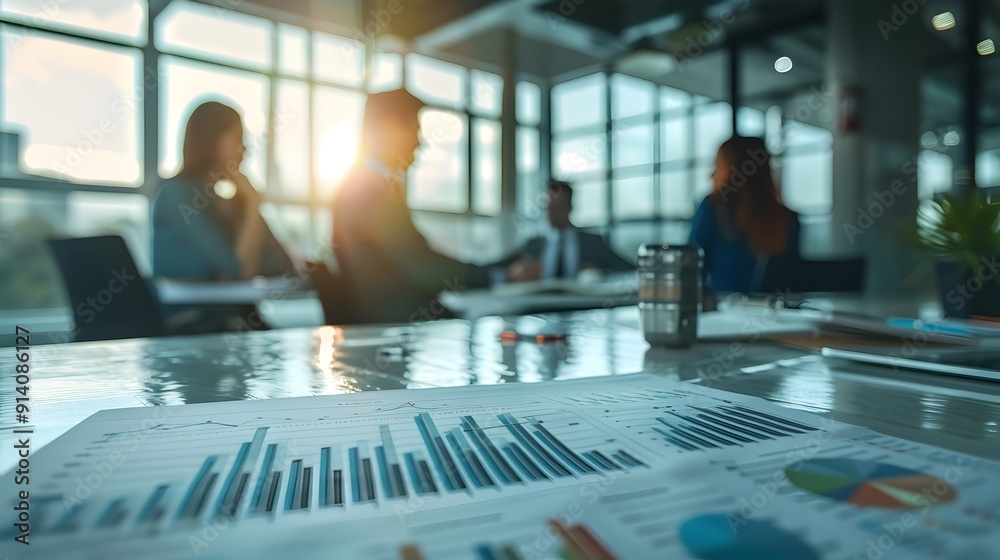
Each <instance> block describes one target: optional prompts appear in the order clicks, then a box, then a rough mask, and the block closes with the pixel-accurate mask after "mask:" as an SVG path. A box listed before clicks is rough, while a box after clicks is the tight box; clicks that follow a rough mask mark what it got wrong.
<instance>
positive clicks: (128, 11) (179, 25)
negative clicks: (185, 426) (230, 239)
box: [0, 0, 540, 310]
mask: <svg viewBox="0 0 1000 560" xmlns="http://www.w3.org/2000/svg"><path fill="white" fill-rule="evenodd" d="M148 17H149V15H148V6H147V4H146V2H145V1H143V0H91V1H89V2H86V3H70V4H66V3H58V6H55V5H54V4H53V5H52V6H49V5H48V4H46V3H39V2H37V1H34V0H4V1H3V2H2V3H0V41H2V43H0V79H2V82H3V85H2V87H3V91H4V95H3V96H2V97H0V270H2V273H0V310H2V309H11V308H33V307H51V306H60V305H63V304H65V302H64V300H63V296H62V287H61V280H59V279H58V275H56V274H54V269H53V268H52V265H51V262H48V260H47V257H46V256H45V254H44V251H39V250H38V249H39V247H40V242H41V240H42V239H44V238H48V237H53V236H81V235H91V234H96V233H114V234H119V235H122V236H124V237H125V238H126V240H127V242H128V244H129V247H130V250H131V251H132V252H133V254H134V256H135V257H136V260H137V262H138V263H139V265H140V268H141V269H142V270H145V271H148V254H149V250H148V247H149V217H148V211H149V202H148V200H149V196H150V195H151V189H152V188H153V187H154V186H155V184H156V183H157V180H158V179H159V178H169V177H171V176H173V175H174V174H176V173H177V171H178V170H179V168H180V164H181V162H180V151H181V139H182V134H183V127H184V126H185V123H186V121H187V118H188V116H189V115H190V113H191V111H192V110H193V109H194V107H196V106H197V105H198V104H200V103H201V102H203V101H205V100H210V99H211V100H218V101H222V102H224V103H226V104H229V105H231V106H233V107H234V108H236V109H237V110H238V111H239V112H240V113H241V115H242V116H243V120H244V124H245V130H246V137H245V140H244V141H245V144H246V146H247V154H246V160H245V163H244V167H243V169H244V171H245V172H246V174H247V176H248V177H249V178H250V179H251V181H252V182H253V183H254V185H255V186H256V187H257V188H258V189H260V190H261V191H262V192H263V195H264V200H265V203H264V206H263V207H262V212H263V213H264V215H265V218H266V219H267V221H268V223H269V224H270V226H271V227H272V229H274V230H275V232H276V234H277V235H278V237H279V238H280V239H281V240H282V241H283V242H285V244H286V245H287V246H288V247H289V249H290V250H292V251H293V252H298V253H300V254H303V255H305V256H320V255H323V254H325V253H326V251H327V249H326V248H327V247H328V246H329V244H330V241H331V240H330V236H331V234H332V233H331V232H332V220H331V216H330V212H329V207H330V202H331V199H332V196H333V194H334V192H335V190H336V187H337V185H338V183H339V182H340V180H341V179H342V178H343V177H344V175H345V174H346V172H347V171H348V169H349V168H350V166H351V164H352V163H353V161H354V159H355V156H356V154H357V149H358V145H357V142H358V133H359V131H360V127H361V119H362V115H363V111H364V103H365V99H366V96H367V94H368V93H369V92H376V91H384V90H388V89H393V88H397V87H403V86H404V85H405V86H406V87H407V88H408V89H410V90H411V91H412V92H413V93H414V94H416V95H417V96H419V97H421V98H422V99H423V100H424V101H425V102H426V103H427V104H428V106H429V107H428V108H427V109H425V110H424V111H423V112H422V114H421V116H420V119H421V122H422V124H423V139H422V141H423V146H422V148H421V153H420V154H419V157H418V160H417V164H416V165H414V166H413V168H412V169H411V172H410V176H409V179H408V200H409V203H410V204H411V206H412V207H413V208H414V209H416V210H418V211H423V212H425V213H431V214H440V215H442V216H454V217H456V218H463V217H468V218H472V217H474V216H483V217H494V216H498V215H499V214H500V213H501V210H502V207H501V206H502V205H501V201H502V199H501V182H502V176H501V170H502V166H501V151H500V150H501V141H502V133H503V131H502V130H501V125H500V117H501V108H502V94H503V80H502V79H501V77H500V76H499V75H497V74H495V73H492V72H486V71H482V70H478V69H471V70H470V69H468V68H465V67H463V66H460V65H456V64H453V63H450V62H446V61H443V60H438V59H436V58H433V57H430V56H424V55H420V54H409V55H406V56H405V57H404V56H402V55H399V54H394V53H382V52H373V53H370V56H368V55H369V53H366V49H365V45H364V44H362V43H360V42H358V41H357V40H355V39H353V38H350V37H352V36H356V34H355V35H352V34H351V33H349V32H347V31H345V32H343V33H341V34H337V33H331V32H329V31H331V30H332V29H328V28H323V29H316V28H307V26H304V25H300V24H302V23H305V22H303V21H301V20H297V19H296V18H294V17H291V18H289V20H288V21H274V20H272V19H267V18H263V17H258V16H256V15H252V14H250V13H241V12H239V11H234V10H230V9H227V8H222V7H218V6H208V5H205V4H202V3H197V2H190V1H187V0H174V1H172V2H170V3H169V4H168V5H167V7H166V9H165V10H164V11H163V12H162V13H160V14H159V15H158V16H156V19H155V21H154V22H153V25H152V26H151V29H152V33H151V35H152V36H149V34H148V33H147V29H149V28H150V25H149V22H148V19H147V18H148ZM150 41H151V42H152V45H147V43H148V42H150ZM144 48H149V49H150V50H151V52H155V53H157V55H158V64H156V65H155V67H154V66H153V65H151V64H150V63H149V61H146V60H145V59H144V55H143V49H144ZM154 84H158V86H159V87H158V91H159V95H158V98H157V100H156V101H157V106H158V109H159V114H158V118H157V120H156V123H155V127H154V129H153V130H144V127H143V122H144V118H143V116H144V108H145V105H146V101H147V99H146V93H147V92H149V91H152V87H153V85H154ZM517 96H518V103H517V105H518V108H519V109H518V120H519V123H520V125H521V126H519V127H518V128H517V129H516V131H511V133H514V134H517V136H518V143H517V150H518V154H517V158H518V161H519V163H520V164H521V165H519V166H518V169H519V172H520V173H521V175H522V176H521V177H519V178H518V180H519V182H523V183H525V184H528V183H531V184H537V183H539V182H540V180H539V177H538V155H539V137H538V126H539V123H540V121H539V119H540V114H539V113H540V108H539V107H540V103H539V99H540V93H539V88H538V87H537V86H535V85H534V84H530V83H528V82H522V83H520V84H518V86H517ZM154 140H155V144H156V146H157V148H156V150H157V154H156V156H157V157H156V161H145V158H144V153H145V150H146V148H147V145H149V144H147V143H150V142H152V141H154ZM150 147H151V146H150ZM463 219H464V218H463ZM25 255H32V256H33V258H36V260H39V264H37V266H33V265H28V266H18V267H14V266H9V265H10V264H11V263H13V262H20V260H22V259H24V258H25Z"/></svg>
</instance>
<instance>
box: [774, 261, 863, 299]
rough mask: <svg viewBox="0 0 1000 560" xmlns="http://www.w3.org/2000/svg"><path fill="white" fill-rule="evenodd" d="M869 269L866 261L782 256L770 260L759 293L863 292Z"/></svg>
mask: <svg viewBox="0 0 1000 560" xmlns="http://www.w3.org/2000/svg"><path fill="white" fill-rule="evenodd" d="M867 268H868V263H867V261H865V259H862V258H856V259H842V260H833V261H809V260H805V259H797V258H789V257H779V258H775V259H770V260H769V261H768V263H767V266H766V267H765V268H764V276H763V278H762V280H761V283H760V287H759V289H758V290H757V291H758V292H761V293H773V292H776V291H779V290H780V291H782V292H785V291H790V292H793V293H808V292H861V291H863V290H864V285H865V271H866V270H867Z"/></svg>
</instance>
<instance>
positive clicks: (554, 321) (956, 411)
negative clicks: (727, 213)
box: [0, 306, 1000, 471]
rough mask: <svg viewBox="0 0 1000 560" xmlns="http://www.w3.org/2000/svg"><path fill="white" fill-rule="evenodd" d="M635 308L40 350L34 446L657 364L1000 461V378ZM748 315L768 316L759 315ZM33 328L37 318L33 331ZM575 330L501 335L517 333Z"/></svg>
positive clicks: (680, 375) (3, 392)
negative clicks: (397, 394)
mask: <svg viewBox="0 0 1000 560" xmlns="http://www.w3.org/2000/svg"><path fill="white" fill-rule="evenodd" d="M638 317H639V312H638V309H637V308H636V307H635V306H624V307H607V308H600V309H592V310H582V311H572V312H561V313H547V314H537V315H511V316H499V315H492V316H487V317H480V318H478V319H474V320H464V319H451V320H440V321H434V322H425V323H412V324H402V325H377V326H343V327H341V326H322V327H315V328H291V329H275V330H270V331H256V332H245V333H222V334H206V335H197V336H178V337H165V338H155V339H129V340H116V341H107V342H87V343H65V344H45V345H33V346H32V347H31V349H30V356H31V357H30V364H31V381H30V391H29V395H30V399H31V400H30V405H31V420H32V425H33V427H34V433H33V435H32V438H33V440H32V443H33V448H32V449H33V452H35V451H37V450H38V449H39V448H40V447H41V446H43V445H44V444H46V443H48V442H51V441H52V440H53V439H55V438H56V437H57V436H59V435H60V434H62V433H64V432H65V431H67V430H68V429H70V428H71V427H72V426H73V425H74V424H76V423H78V422H79V421H81V420H83V419H84V418H86V417H87V416H89V415H90V414H93V413H94V412H97V411H98V410H101V409H105V408H123V407H138V406H153V405H175V404H184V403H204V402H218V401H234V400H245V399H271V398H281V397H297V396H307V395H327V394H340V393H350V392H356V391H384V390H394V389H407V390H420V389H424V388H431V387H455V386H462V385H471V384H475V385H496V384H501V383H538V382H550V381H553V380H556V381H558V380H564V379H577V378H584V377H593V376H608V375H625V374H630V373H637V372H650V373H654V374H656V375H661V376H665V377H668V378H671V379H677V380H683V381H688V382H691V383H697V384H701V385H704V386H707V387H714V388H718V389H723V390H727V391H733V392H736V393H742V394H747V395H753V396H758V397H762V398H764V399H767V400H769V401H772V402H775V403H777V404H779V405H782V406H787V407H791V408H795V409H800V410H805V411H809V412H814V413H817V414H821V415H823V416H825V417H828V418H831V419H834V420H839V421H843V422H847V423H852V424H858V425H861V426H865V427H868V428H871V429H873V430H876V431H879V432H882V433H885V434H888V435H891V436H896V437H902V438H907V439H911V440H914V441H918V442H922V443H927V444H932V445H937V446H941V447H944V448H947V449H952V450H955V451H960V452H965V453H969V454H972V455H978V456H981V457H984V458H989V459H1000V385H998V384H996V383H992V382H988V381H977V380H973V379H967V378H958V377H949V376H943V375H931V374H926V373H920V372H915V371H906V370H895V369H892V368H883V367H877V366H863V365H859V364H854V363H848V362H842V361H836V360H830V359H826V358H823V357H821V356H820V355H819V354H818V353H817V352H815V351H812V350H807V349H803V348H802V347H796V346H790V345H787V344H782V343H778V342H775V341H770V340H768V339H766V338H760V339H759V340H756V341H742V342H736V341H725V340H717V341H714V342H699V343H697V344H695V345H694V346H692V347H690V348H687V349H673V350H671V349H660V348H650V347H649V345H648V344H647V343H646V342H645V340H644V339H643V337H642V334H641V332H640V331H639V329H638ZM745 320H747V321H750V320H753V319H752V318H751V317H747V318H745ZM28 327H29V328H30V325H28ZM510 331H515V332H521V333H533V332H559V333H562V334H565V338H564V339H560V340H554V341H548V342H546V341H542V342H539V341H537V340H535V339H534V338H533V337H524V339H523V340H518V341H510V340H501V336H500V334H501V333H503V332H510ZM15 365H16V358H15V355H14V348H7V349H5V351H4V352H3V353H2V354H0V371H2V372H3V375H2V376H0V379H2V387H0V409H2V410H4V411H5V413H4V414H3V417H2V419H0V427H2V428H3V431H2V436H0V446H2V447H3V449H4V452H3V453H2V456H0V457H2V458H0V469H2V470H3V471H6V470H7V469H9V468H10V467H11V466H13V464H14V459H15V457H14V456H13V453H12V452H11V449H12V445H13V443H15V442H14V441H13V439H12V438H13V434H12V431H11V429H12V428H15V427H17V428H22V427H24V426H22V425H18V424H15V420H14V414H13V412H11V411H13V410H14V405H15V402H16V401H15V397H17V396H18V394H17V393H16V392H15V387H14V379H15V378H14V375H12V372H13V371H14V367H15Z"/></svg>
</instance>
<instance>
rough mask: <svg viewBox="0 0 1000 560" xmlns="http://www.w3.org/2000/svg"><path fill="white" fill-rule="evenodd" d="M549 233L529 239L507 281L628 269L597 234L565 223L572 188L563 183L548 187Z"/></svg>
mask: <svg viewBox="0 0 1000 560" xmlns="http://www.w3.org/2000/svg"><path fill="white" fill-rule="evenodd" d="M548 195H549V203H548V208H547V212H548V220H549V226H550V227H549V231H548V232H547V233H546V234H545V235H544V236H539V237H535V238H533V239H530V240H529V241H528V242H527V243H526V244H525V245H524V247H522V248H521V250H520V251H519V252H518V254H517V255H516V256H515V257H514V260H513V262H510V264H509V266H508V267H507V281H508V282H526V281H530V280H551V279H575V278H576V276H577V274H579V273H580V271H581V270H585V269H597V270H601V271H604V272H607V271H616V270H631V269H633V268H635V266H634V265H633V264H632V263H629V262H627V261H626V260H625V259H622V258H621V257H619V256H618V255H617V254H615V252H614V251H612V250H611V248H610V247H608V245H607V244H606V243H605V242H604V239H602V238H601V236H599V235H595V234H592V233H586V232H583V231H580V230H579V229H578V228H577V227H575V226H574V225H573V224H572V223H570V221H569V216H570V213H571V212H572V211H573V187H572V186H570V184H569V183H567V182H565V181H549V184H548Z"/></svg>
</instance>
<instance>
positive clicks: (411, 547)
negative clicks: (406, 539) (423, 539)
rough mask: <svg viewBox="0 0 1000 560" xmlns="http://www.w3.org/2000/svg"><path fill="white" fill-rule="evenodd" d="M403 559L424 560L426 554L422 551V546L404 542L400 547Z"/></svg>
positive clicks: (400, 555)
mask: <svg viewBox="0 0 1000 560" xmlns="http://www.w3.org/2000/svg"><path fill="white" fill-rule="evenodd" d="M399 557H400V559H401V560H424V555H423V554H421V553H420V547H419V546H417V545H415V544H404V545H403V546H402V547H400V549H399Z"/></svg>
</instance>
